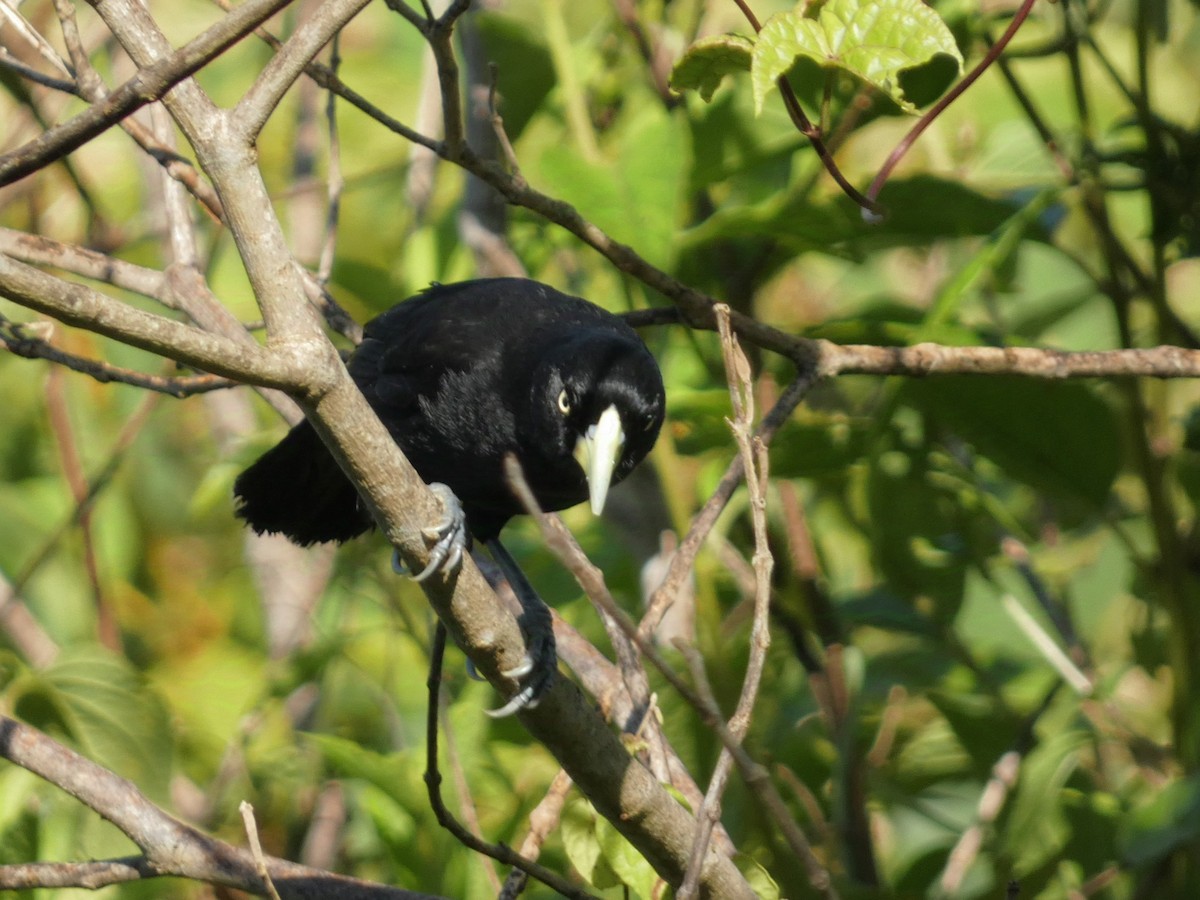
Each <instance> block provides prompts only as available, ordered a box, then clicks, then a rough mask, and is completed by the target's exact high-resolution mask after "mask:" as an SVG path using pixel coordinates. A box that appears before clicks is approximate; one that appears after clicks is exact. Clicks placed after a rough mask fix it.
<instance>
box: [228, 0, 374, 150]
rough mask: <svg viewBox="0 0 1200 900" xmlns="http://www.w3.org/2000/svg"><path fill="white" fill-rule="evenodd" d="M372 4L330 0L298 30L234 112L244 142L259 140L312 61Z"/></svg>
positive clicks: (350, 0)
mask: <svg viewBox="0 0 1200 900" xmlns="http://www.w3.org/2000/svg"><path fill="white" fill-rule="evenodd" d="M368 2H370V0H330V2H327V3H322V4H320V5H319V6H318V7H317V10H316V12H315V13H314V14H313V15H312V17H311V18H309V19H307V20H305V21H304V22H303V23H302V24H301V25H300V27H299V28H297V29H296V31H295V33H294V34H293V35H292V36H291V37H290V38H288V40H287V42H286V43H285V44H284V45H283V46H282V47H281V48H280V49H279V52H278V53H276V54H275V56H274V57H272V59H271V61H270V62H269V63H267V65H266V66H265V67H264V68H263V70H262V72H261V73H260V74H259V76H258V78H257V80H255V82H254V84H253V86H251V88H250V90H248V91H246V93H245V95H244V96H243V97H242V99H241V100H240V101H238V105H237V107H236V108H235V109H234V112H233V121H234V122H235V123H236V125H237V127H238V128H239V129H240V131H241V134H242V136H243V139H248V140H250V141H253V140H255V139H257V137H258V135H259V133H260V132H261V131H262V129H263V126H264V125H266V124H267V119H268V118H269V117H270V115H271V112H272V111H273V110H274V109H275V106H276V105H277V104H278V103H279V101H280V100H281V99H282V98H283V95H284V93H285V92H286V91H287V90H288V88H290V87H291V86H292V85H293V84H294V83H295V81H296V79H297V78H299V77H300V75H301V74H302V73H303V72H304V71H305V69H306V68H307V66H308V64H309V63H310V62H311V61H312V58H313V57H314V56H316V55H317V54H318V53H319V52H320V51H321V48H322V47H324V46H325V45H326V44H328V43H329V41H330V40H332V39H333V36H334V35H335V34H337V33H338V31H340V30H341V29H342V28H344V27H345V26H346V23H348V22H349V21H350V20H351V19H353V18H354V16H355V15H357V14H358V12H359V11H360V10H362V8H363V7H364V6H366V5H367V3H368ZM239 8H240V7H239ZM261 21H262V20H261V19H260V20H259V22H261ZM254 24H255V25H257V24H258V22H255V23H254ZM250 30H252V29H250Z"/></svg>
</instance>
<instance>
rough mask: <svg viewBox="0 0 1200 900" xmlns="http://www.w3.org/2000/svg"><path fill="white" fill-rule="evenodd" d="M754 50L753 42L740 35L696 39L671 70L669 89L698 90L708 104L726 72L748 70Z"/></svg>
mask: <svg viewBox="0 0 1200 900" xmlns="http://www.w3.org/2000/svg"><path fill="white" fill-rule="evenodd" d="M753 52H754V42H753V41H752V40H750V39H749V38H747V37H743V36H742V35H740V34H718V35H714V36H713V37H707V38H703V39H701V40H699V41H696V43H694V44H692V46H690V47H688V48H687V51H686V52H685V53H684V54H683V56H682V57H680V59H679V61H678V62H677V63H675V68H674V69H672V70H671V88H672V89H673V90H676V91H679V92H681V93H682V92H683V91H699V92H700V96H701V98H702V99H703V100H704V102H705V103H708V102H709V101H711V100H712V98H713V94H714V93H715V92H716V90H717V88H718V87H720V86H721V82H722V81H723V80H724V78H725V76H726V75H733V74H736V73H738V72H749V71H750V58H751V54H752V53H753Z"/></svg>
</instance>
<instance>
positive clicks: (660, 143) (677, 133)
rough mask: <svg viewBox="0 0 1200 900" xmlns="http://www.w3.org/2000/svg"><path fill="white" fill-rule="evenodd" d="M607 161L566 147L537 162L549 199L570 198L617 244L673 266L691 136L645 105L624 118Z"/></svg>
mask: <svg viewBox="0 0 1200 900" xmlns="http://www.w3.org/2000/svg"><path fill="white" fill-rule="evenodd" d="M611 139H612V141H613V143H614V144H615V152H613V153H612V154H611V158H609V159H607V160H589V159H587V158H586V157H585V156H584V155H582V154H580V153H579V152H578V151H577V150H576V149H574V148H572V147H570V146H567V145H565V144H559V145H556V146H553V147H549V148H547V149H546V151H545V152H544V153H543V154H542V156H541V158H540V159H539V161H538V164H539V165H540V166H541V175H542V180H543V183H544V185H545V187H546V188H547V190H549V192H550V193H552V194H557V195H559V196H561V197H563V198H565V199H566V200H567V201H568V202H570V203H572V204H574V205H575V206H577V207H578V209H579V211H580V212H581V213H582V214H583V215H585V216H587V217H588V218H589V219H591V220H592V221H593V222H595V223H596V224H597V225H599V226H600V227H601V228H603V229H604V230H605V231H607V232H608V233H609V234H611V235H612V236H613V237H615V238H616V239H618V240H621V241H626V242H628V243H630V244H634V245H637V247H638V251H639V252H640V253H641V254H642V255H643V256H644V257H645V258H646V259H648V260H650V261H651V262H653V263H654V264H656V265H659V266H669V265H670V264H671V260H672V258H673V256H674V253H675V239H676V236H677V235H678V232H679V224H680V219H681V216H682V207H681V204H682V201H683V197H684V188H685V187H686V184H687V176H686V172H687V169H688V155H689V151H688V138H687V131H686V124H685V123H684V121H683V119H681V118H676V117H673V116H671V115H669V114H668V113H666V112H665V111H663V110H661V109H657V108H654V107H650V106H646V107H643V108H642V109H641V110H639V111H637V112H636V113H631V114H630V115H628V116H623V117H622V119H621V123H620V126H619V127H618V128H616V129H614V132H613V133H612V134H611Z"/></svg>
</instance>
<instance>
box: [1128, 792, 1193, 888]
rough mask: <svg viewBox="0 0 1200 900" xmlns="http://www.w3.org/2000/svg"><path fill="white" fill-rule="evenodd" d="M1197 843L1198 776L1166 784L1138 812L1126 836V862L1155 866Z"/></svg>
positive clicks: (1134, 864)
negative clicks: (1167, 857) (1183, 848)
mask: <svg viewBox="0 0 1200 900" xmlns="http://www.w3.org/2000/svg"><path fill="white" fill-rule="evenodd" d="M1197 840H1200V775H1190V776H1188V777H1187V778H1185V779H1183V780H1182V781H1176V782H1173V783H1172V784H1169V785H1167V786H1166V787H1165V788H1163V789H1162V790H1161V791H1159V793H1158V795H1157V796H1156V797H1155V798H1154V799H1153V800H1151V801H1150V802H1149V803H1147V804H1146V805H1145V806H1143V807H1141V808H1140V809H1138V810H1137V811H1136V812H1135V813H1134V814H1133V817H1132V819H1131V821H1130V822H1129V827H1128V831H1127V832H1126V834H1125V839H1124V842H1123V843H1124V845H1125V862H1126V863H1128V864H1129V865H1132V866H1145V865H1151V864H1154V863H1157V862H1158V861H1159V860H1161V859H1163V858H1164V857H1166V856H1168V855H1170V854H1171V853H1172V852H1173V851H1175V850H1177V849H1179V848H1180V847H1185V846H1194V845H1195V843H1196V841H1197Z"/></svg>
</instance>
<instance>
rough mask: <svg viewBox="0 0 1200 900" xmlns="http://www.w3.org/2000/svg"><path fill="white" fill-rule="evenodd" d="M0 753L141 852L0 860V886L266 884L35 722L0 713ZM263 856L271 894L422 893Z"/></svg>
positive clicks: (406, 899)
mask: <svg viewBox="0 0 1200 900" xmlns="http://www.w3.org/2000/svg"><path fill="white" fill-rule="evenodd" d="M0 757H3V758H4V759H7V760H8V761H9V762H12V763H15V764H16V765H18V766H21V767H22V768H24V769H28V770H29V771H30V772H33V773H34V774H35V775H38V776H39V777H41V778H44V779H45V780H47V781H49V782H50V783H51V784H54V785H56V786H57V787H59V788H61V789H62V790H64V791H66V792H67V793H68V794H70V795H71V796H72V797H75V798H76V799H77V800H79V801H80V802H82V803H83V804H85V805H86V806H88V807H89V808H90V809H93V810H95V811H96V812H98V813H99V814H100V815H102V816H103V817H104V818H106V819H108V821H110V822H112V823H113V824H114V825H116V826H117V827H118V828H120V829H121V831H123V832H124V833H125V834H126V835H127V836H128V837H129V838H130V839H131V840H132V841H133V842H134V843H135V844H137V845H138V847H139V848H141V850H142V851H143V853H144V856H141V857H126V858H123V859H118V860H107V861H103V862H90V863H63V864H55V863H41V864H35V865H18V866H0V890H15V889H21V888H29V887H36V886H41V885H47V884H51V885H55V886H67V885H78V886H81V887H92V888H95V887H100V886H101V885H104V884H114V883H117V882H121V881H132V880H135V879H141V878H157V877H161V876H165V875H178V876H182V877H185V878H193V879H197V880H200V881H207V882H210V883H212V884H222V885H227V886H229V887H234V888H238V889H240V890H244V891H249V892H251V893H254V894H263V893H265V891H266V887H265V885H264V884H263V881H262V879H261V878H260V877H259V874H258V872H257V870H256V865H255V860H254V857H253V855H252V854H251V853H250V852H248V851H246V850H243V849H241V848H239V847H234V846H232V845H230V844H226V843H224V842H223V841H218V840H216V839H215V838H212V837H209V836H208V835H205V834H202V833H201V832H199V831H197V830H196V829H194V828H191V827H190V826H188V825H185V824H183V823H182V822H180V821H178V820H177V819H174V818H172V817H171V816H169V815H167V814H166V813H165V812H163V811H162V810H161V809H159V808H158V807H157V806H155V805H154V804H153V803H151V802H150V801H149V800H148V799H146V797H145V795H144V794H142V792H141V791H139V790H138V789H137V787H136V786H135V785H134V784H132V783H131V782H129V781H126V780H125V779H124V778H120V777H119V776H117V775H114V774H113V773H112V772H110V771H108V770H107V769H104V768H102V767H101V766H98V765H96V763H94V762H92V761H91V760H89V759H87V758H86V757H83V756H80V755H79V754H78V753H76V752H75V751H73V750H70V749H68V748H67V747H64V746H63V745H62V744H59V743H58V742H56V741H54V740H52V739H51V738H49V737H47V736H46V735H45V734H42V733H41V732H40V731H38V730H37V729H35V728H32V727H30V726H29V725H26V724H24V723H22V722H18V721H17V720H16V719H11V718H9V717H7V716H0ZM264 862H265V863H266V868H267V872H268V873H269V875H270V877H271V880H272V881H273V882H274V883H275V885H276V887H277V888H278V890H279V895H280V896H281V897H284V898H288V900H293V898H294V900H301V898H303V900H316V898H321V897H326V898H331V900H332V898H362V900H368V898H378V900H423V898H428V897H430V895H428V894H418V893H415V892H412V891H405V890H400V889H399V888H391V887H385V886H383V885H375V884H371V883H369V882H365V881H359V880H358V879H354V878H347V877H345V876H342V875H334V874H332V873H330V872H323V871H320V870H319V869H310V868H308V867H307V866H301V865H297V864H295V863H290V862H287V861H286V860H281V859H276V858H274V857H264ZM34 879H37V880H34Z"/></svg>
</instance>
